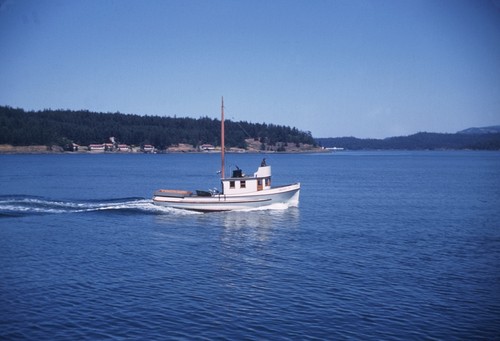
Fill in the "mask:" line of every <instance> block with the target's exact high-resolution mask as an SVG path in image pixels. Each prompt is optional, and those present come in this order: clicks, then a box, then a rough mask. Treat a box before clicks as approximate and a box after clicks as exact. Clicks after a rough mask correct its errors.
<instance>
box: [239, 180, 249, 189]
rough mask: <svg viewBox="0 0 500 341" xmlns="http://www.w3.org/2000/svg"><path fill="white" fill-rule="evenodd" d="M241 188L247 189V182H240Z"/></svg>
mask: <svg viewBox="0 0 500 341" xmlns="http://www.w3.org/2000/svg"><path fill="white" fill-rule="evenodd" d="M240 188H247V182H246V181H245V180H242V181H241V182H240Z"/></svg>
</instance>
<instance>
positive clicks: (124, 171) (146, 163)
mask: <svg viewBox="0 0 500 341" xmlns="http://www.w3.org/2000/svg"><path fill="white" fill-rule="evenodd" d="M261 157H262V155H250V154H241V155H240V154H230V155H228V164H229V165H238V166H239V167H240V168H242V169H243V170H244V171H246V172H247V173H251V172H253V171H254V170H255V169H256V167H257V166H258V165H259V164H260V159H261ZM267 161H268V163H269V164H271V165H272V166H273V184H274V185H279V184H286V183H290V182H295V181H300V182H301V183H302V190H301V199H300V206H299V207H298V208H289V209H283V208H273V209H269V210H256V211H249V212H227V213H209V214H200V213H190V212H183V211H178V210H173V209H165V208H159V207H156V206H154V205H152V204H151V201H150V197H151V195H152V193H153V191H154V190H156V189H159V188H175V189H189V190H194V189H208V188H211V187H214V186H218V182H219V181H218V178H217V174H216V172H217V170H218V167H219V159H218V155H216V154H213V155H212V154H170V155H69V154H64V155H0V186H1V188H0V250H1V251H0V339H8V340H17V339H29V340H77V339H78V340H79V339H83V340H85V339H87V340H95V339H101V340H106V339H113V340H120V339H140V340H165V339H169V340H182V339H197V340H203V339H205V340H211V339H229V340H244V339H247V340H307V339H309V340H324V339H334V340H339V339H363V340H369V339H373V340H391V339H394V340H396V339H397V340H401V339H404V340H407V339H416V340H421V339H426V340H429V339H436V340H442V339H464V340H472V339H489V340H492V339H500V153H498V152H352V153H351V152H343V153H337V154H308V155H277V154H269V155H267Z"/></svg>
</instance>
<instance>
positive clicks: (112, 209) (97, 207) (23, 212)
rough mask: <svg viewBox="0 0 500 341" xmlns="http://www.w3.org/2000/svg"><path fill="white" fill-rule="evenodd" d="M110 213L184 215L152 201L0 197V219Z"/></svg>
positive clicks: (143, 199) (20, 196) (24, 196)
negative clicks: (44, 215)
mask: <svg viewBox="0 0 500 341" xmlns="http://www.w3.org/2000/svg"><path fill="white" fill-rule="evenodd" d="M88 212H108V213H116V214H165V213H175V214H182V213H181V212H179V210H175V209H171V208H166V207H160V206H157V205H154V204H153V203H152V201H151V199H145V198H119V199H104V200H54V199H50V198H44V197H36V196H26V195H10V196H0V218H1V217H3V218H5V217H22V216H29V215H43V214H69V213H88Z"/></svg>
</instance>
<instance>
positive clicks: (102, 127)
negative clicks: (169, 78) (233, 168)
mask: <svg viewBox="0 0 500 341" xmlns="http://www.w3.org/2000/svg"><path fill="white" fill-rule="evenodd" d="M111 136H113V137H115V139H116V140H117V141H120V142H121V143H126V144H131V145H143V144H152V145H154V146H156V147H157V148H160V149H163V148H166V147H168V146H171V145H175V144H179V143H187V144H191V145H193V146H197V145H199V144H204V143H209V144H213V145H215V146H218V145H220V120H216V119H212V118H209V117H201V118H198V119H194V118H178V117H160V116H139V115H129V114H121V113H114V114H111V113H96V112H90V111H71V110H43V111H25V110H23V109H15V108H11V107H8V106H0V144H11V145H14V146H21V145H59V146H67V145H68V144H71V143H76V144H79V145H89V144H92V143H104V142H108V141H109V137H111ZM246 138H255V139H260V140H261V141H262V142H264V143H266V144H267V145H271V146H272V145H274V144H276V143H277V142H283V143H296V144H299V143H307V144H315V141H314V139H313V137H312V135H311V133H310V132H303V131H300V130H298V129H297V128H290V127H287V126H279V125H274V124H265V123H248V122H232V121H226V146H227V147H240V148H245V147H246V146H245V139H246Z"/></svg>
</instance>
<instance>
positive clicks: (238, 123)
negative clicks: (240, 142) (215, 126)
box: [231, 117, 253, 138]
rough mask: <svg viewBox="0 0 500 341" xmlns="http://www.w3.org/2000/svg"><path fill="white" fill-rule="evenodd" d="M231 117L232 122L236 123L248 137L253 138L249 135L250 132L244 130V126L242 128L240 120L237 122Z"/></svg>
mask: <svg viewBox="0 0 500 341" xmlns="http://www.w3.org/2000/svg"><path fill="white" fill-rule="evenodd" d="M231 119H232V120H233V122H234V123H236V124H237V125H238V126H239V127H240V128H241V130H243V132H244V133H245V134H246V135H247V136H248V137H249V138H253V137H252V136H250V134H249V133H248V132H247V131H246V130H245V128H243V126H242V125H241V124H240V122H237V121H236V120H235V118H234V117H231Z"/></svg>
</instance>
